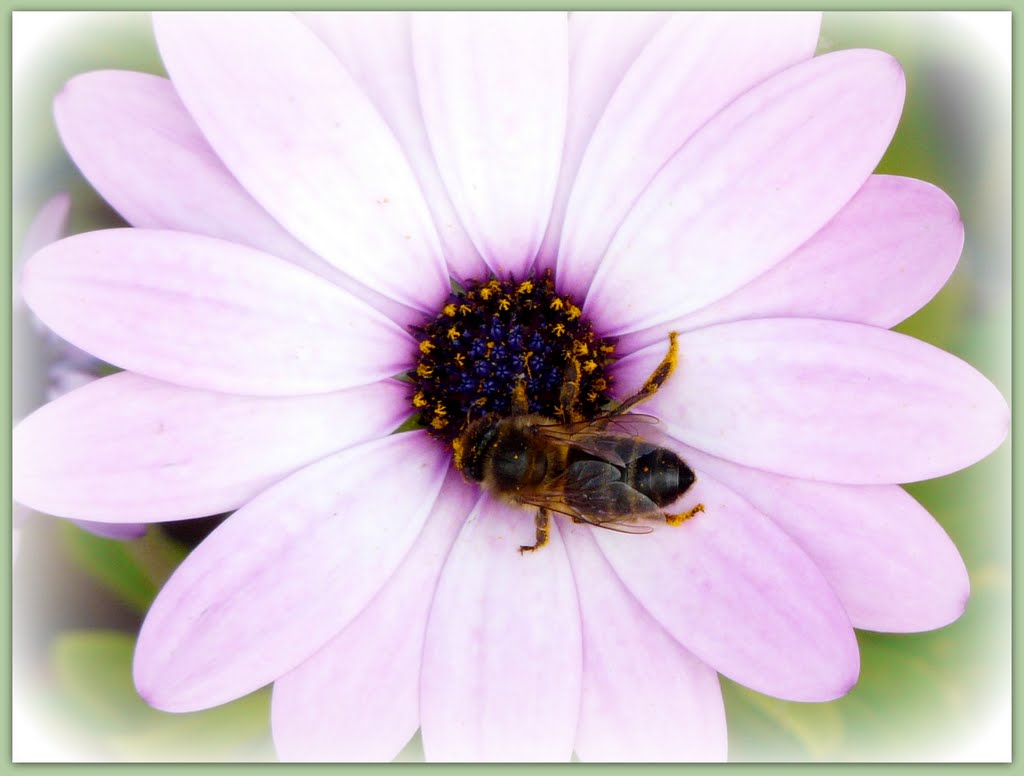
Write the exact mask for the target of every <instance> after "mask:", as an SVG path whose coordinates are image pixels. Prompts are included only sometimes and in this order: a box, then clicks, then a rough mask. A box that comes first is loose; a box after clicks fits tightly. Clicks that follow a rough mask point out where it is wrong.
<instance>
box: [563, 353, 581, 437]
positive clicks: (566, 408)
mask: <svg viewBox="0 0 1024 776" xmlns="http://www.w3.org/2000/svg"><path fill="white" fill-rule="evenodd" d="M579 399H580V362H579V361H577V360H576V356H569V360H568V361H567V362H566V364H565V376H564V377H563V378H562V389H561V391H559V395H558V406H559V408H560V409H561V411H562V422H563V423H573V422H575V421H577V420H580V410H579Z"/></svg>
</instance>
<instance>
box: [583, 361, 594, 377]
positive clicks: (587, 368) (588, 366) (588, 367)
mask: <svg viewBox="0 0 1024 776" xmlns="http://www.w3.org/2000/svg"><path fill="white" fill-rule="evenodd" d="M595 369H597V362H596V361H584V362H583V371H584V372H586V373H587V374H588V375H589V374H590V373H591V372H593V371H594V370H595Z"/></svg>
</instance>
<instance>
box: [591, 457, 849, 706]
mask: <svg viewBox="0 0 1024 776" xmlns="http://www.w3.org/2000/svg"><path fill="white" fill-rule="evenodd" d="M697 503H701V504H703V505H704V512H703V513H698V514H697V515H695V516H694V517H693V518H691V519H690V520H687V521H686V522H684V523H683V524H682V525H679V526H668V525H662V526H656V527H655V532H654V533H652V534H648V535H647V536H630V535H628V534H620V533H616V532H614V531H599V530H597V529H594V533H593V535H594V538H595V539H597V543H598V545H600V547H601V549H602V551H603V552H604V554H605V556H606V557H607V559H608V561H609V562H610V563H611V565H612V568H614V569H615V572H616V573H617V574H618V575H619V578H620V579H621V580H622V582H623V584H625V586H626V587H627V588H628V589H629V590H630V591H631V592H632V593H633V595H635V596H636V597H637V599H638V600H639V601H640V603H641V604H643V606H644V607H645V608H646V609H647V611H648V613H649V614H650V615H651V616H652V617H654V619H655V620H657V621H658V622H659V623H661V625H663V626H664V627H665V629H666V630H667V631H668V632H669V633H670V634H672V636H673V637H675V638H676V639H677V640H678V641H679V643H681V644H682V645H683V646H685V647H686V648H687V649H688V650H689V651H690V652H692V653H693V654H694V655H695V656H696V657H697V658H698V659H700V660H702V661H703V662H705V663H707V664H708V665H709V666H711V667H712V668H714V669H715V670H717V671H719V672H720V673H722V674H725V675H726V676H728V677H729V678H730V679H732V680H734V681H736V682H739V683H740V684H743V685H746V686H747V687H750V688H751V689H753V690H757V691H758V692H763V693H765V694H767V695H774V696H777V697H780V698H785V699H787V700H794V701H825V700H831V699H833V698H836V697H839V696H840V695H843V694H845V693H846V692H847V691H849V689H850V687H852V686H853V684H854V682H855V681H856V680H857V675H858V673H859V670H860V656H859V654H858V652H857V640H856V639H855V638H854V635H853V628H852V627H851V626H850V621H849V619H848V618H847V616H846V613H845V612H844V611H843V607H842V605H841V603H840V602H839V600H838V599H837V598H836V596H835V593H833V592H832V589H831V588H830V587H829V585H828V582H826V581H825V578H824V577H823V576H822V575H821V572H820V571H818V568H817V567H816V566H815V565H814V563H813V562H812V561H811V560H810V559H809V558H808V557H807V555H805V554H804V552H803V550H801V549H800V547H799V546H797V544H796V543H795V542H793V541H792V540H791V539H790V538H789V537H788V536H786V534H785V533H783V531H782V530H781V529H779V528H778V527H777V526H776V525H775V524H774V523H772V521H771V520H769V519H768V518H767V517H765V516H764V515H762V514H761V513H760V512H758V511H757V510H756V509H754V508H753V507H752V506H751V505H750V504H749V503H748V502H747V501H745V500H744V499H743V498H741V497H740V496H738V495H737V494H736V493H734V492H732V491H731V490H729V489H728V488H726V487H724V486H723V485H721V484H720V483H718V482H717V481H715V480H714V479H712V478H711V477H709V476H708V475H707V474H705V473H704V472H701V471H698V472H697V482H696V484H694V486H693V487H692V488H691V489H690V491H689V492H688V493H687V496H686V498H685V500H684V504H683V507H680V508H684V507H685V508H689V507H692V506H693V505H694V504H697Z"/></svg>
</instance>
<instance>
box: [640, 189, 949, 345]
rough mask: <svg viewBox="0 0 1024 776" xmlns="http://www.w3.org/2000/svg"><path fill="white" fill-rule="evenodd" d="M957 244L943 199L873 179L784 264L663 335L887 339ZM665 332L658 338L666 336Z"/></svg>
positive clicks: (942, 276)
mask: <svg viewBox="0 0 1024 776" xmlns="http://www.w3.org/2000/svg"><path fill="white" fill-rule="evenodd" d="M963 244H964V226H963V223H962V222H961V221H960V213H959V211H958V210H957V208H956V205H955V204H954V203H953V201H952V200H951V199H950V198H949V197H948V196H946V194H945V193H944V192H943V191H942V190H941V189H938V188H936V187H935V186H932V185H931V184H930V183H925V182H924V181H919V180H914V179H913V178H898V177H893V176H889V175H873V176H871V177H870V178H868V181H867V183H865V184H864V188H862V189H861V190H860V191H859V192H857V195H856V196H855V197H854V198H853V199H852V200H850V202H849V203H848V204H847V205H846V207H844V208H843V209H842V210H840V211H839V213H838V215H836V217H835V218H833V219H832V220H831V221H830V222H829V223H828V224H827V225H826V226H825V227H824V228H823V229H822V230H821V231H820V232H818V233H817V234H816V235H814V237H812V238H811V239H810V240H808V241H807V242H806V243H804V244H803V245H802V246H800V248H798V249H797V250H796V251H795V252H794V253H793V254H791V255H790V256H789V257H788V258H786V259H784V260H783V261H781V262H780V263H778V264H776V265H775V266H774V267H772V268H771V269H770V270H768V271H767V272H765V273H764V274H763V275H761V276H760V277H759V278H756V279H755V280H752V281H751V282H750V283H748V284H747V285H745V286H744V287H743V288H741V289H739V290H738V291H736V292H734V293H732V294H730V295H729V296H727V297H725V298H724V299H722V300H720V301H718V302H716V303H714V304H712V305H710V306H708V307H705V308H704V309H702V310H698V311H697V312H695V313H692V314H690V315H686V316H683V317H682V318H680V319H679V320H678V321H674V322H672V323H670V324H668V328H670V329H676V330H680V331H683V330H686V329H696V328H700V327H702V326H708V325H710V324H714V323H724V322H726V321H736V320H743V319H746V318H776V317H785V318H827V319H831V320H837V321H852V322H854V323H867V324H870V325H872V326H879V327H881V328H883V329H888V328H889V327H891V326H895V325H896V324H897V323H899V322H900V321H902V320H903V319H904V318H907V317H908V316H910V315H912V314H914V313H915V312H917V311H918V310H919V309H921V307H923V306H924V305H925V304H926V303H927V302H928V301H929V300H930V299H931V298H932V297H933V296H935V294H936V293H937V292H938V291H939V289H940V288H942V286H944V285H945V283H946V281H947V280H948V279H949V276H950V275H951V274H952V272H953V268H954V267H956V262H957V259H959V258H960V250H961V248H963ZM664 328H665V327H659V329H660V333H659V334H658V335H657V336H659V337H663V336H664ZM648 341H651V340H648ZM645 344H646V343H645Z"/></svg>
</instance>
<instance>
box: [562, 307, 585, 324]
mask: <svg viewBox="0 0 1024 776" xmlns="http://www.w3.org/2000/svg"><path fill="white" fill-rule="evenodd" d="M581 315H583V311H582V310H581V309H580V308H578V307H577V306H576V305H574V304H570V305H569V311H568V312H567V313H566V314H565V317H566V318H568V319H569V320H570V321H575V320H576V319H577V318H579V317H580V316H581Z"/></svg>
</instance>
